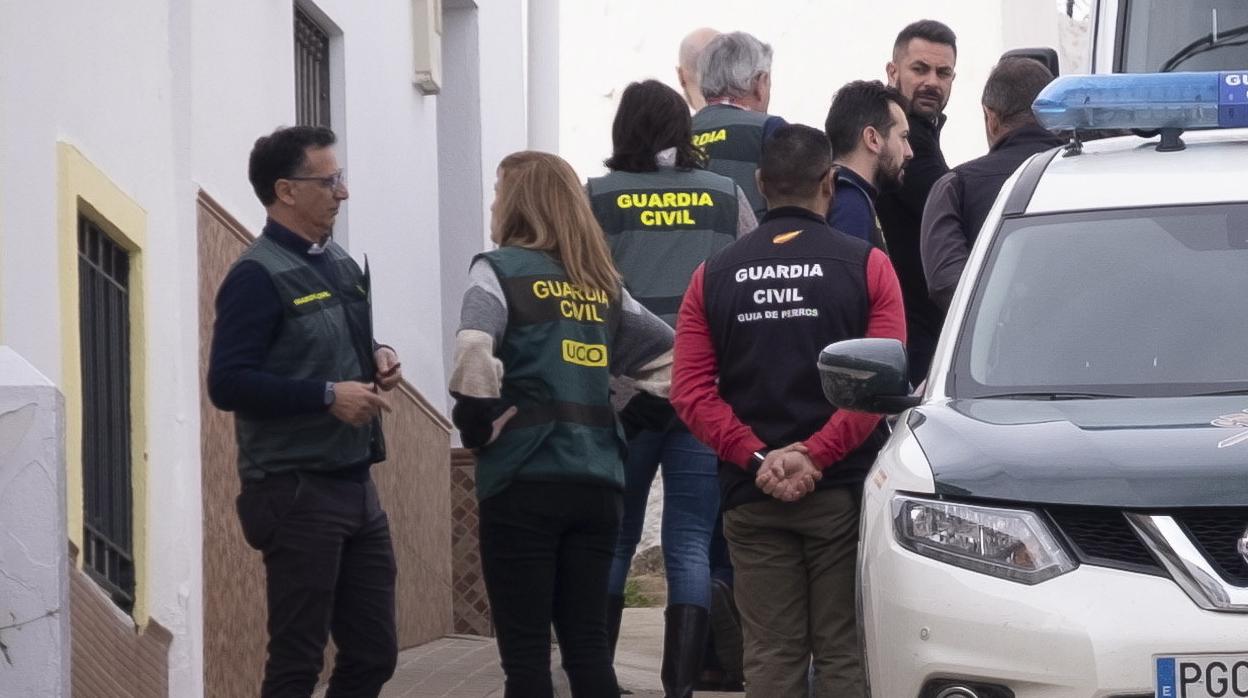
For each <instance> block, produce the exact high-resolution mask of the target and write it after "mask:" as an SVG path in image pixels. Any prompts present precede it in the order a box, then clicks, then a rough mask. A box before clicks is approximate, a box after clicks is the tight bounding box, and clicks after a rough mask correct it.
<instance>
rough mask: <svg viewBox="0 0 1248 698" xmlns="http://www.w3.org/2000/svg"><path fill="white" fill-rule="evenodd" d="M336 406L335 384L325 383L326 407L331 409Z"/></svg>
mask: <svg viewBox="0 0 1248 698" xmlns="http://www.w3.org/2000/svg"><path fill="white" fill-rule="evenodd" d="M332 404H334V384H333V383H330V382H328V381H326V382H325V406H326V407H329V406H330V405H332Z"/></svg>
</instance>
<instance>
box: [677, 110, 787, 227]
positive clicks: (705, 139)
mask: <svg viewBox="0 0 1248 698" xmlns="http://www.w3.org/2000/svg"><path fill="white" fill-rule="evenodd" d="M768 118H769V116H768V115H767V114H764V113H762V112H756V111H750V110H748V109H741V108H738V107H734V106H731V105H728V104H708V105H707V106H705V107H703V108H702V109H701V110H700V111H699V112H698V113H697V114H694V115H693V144H694V145H696V146H698V147H700V148H702V150H703V151H705V152H706V155H707V157H708V158H709V161H708V162H707V165H706V169H708V170H710V171H711V172H715V173H717V174H721V175H724V176H725V177H731V178H732V181H734V182H736V183H737V186H739V187H741V191H744V192H745V198H747V199H749V200H750V206H751V207H752V208H753V209H754V215H755V217H757V218H758V219H760V220H761V219H762V217H763V215H764V214H765V213H767V201H766V199H764V198H763V195H762V193H761V192H759V191H758V184H757V183H756V182H755V181H754V171H755V170H757V169H758V161H759V159H760V158H762V156H763V125H764V124H766V123H767V119H768Z"/></svg>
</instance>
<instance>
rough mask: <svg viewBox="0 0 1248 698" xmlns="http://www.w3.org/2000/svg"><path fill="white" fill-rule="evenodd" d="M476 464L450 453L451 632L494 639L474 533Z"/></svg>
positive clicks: (465, 453) (462, 452)
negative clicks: (452, 570)
mask: <svg viewBox="0 0 1248 698" xmlns="http://www.w3.org/2000/svg"><path fill="white" fill-rule="evenodd" d="M476 466H477V461H476V459H475V458H473V456H472V452H471V451H469V450H467V449H464V448H457V449H455V450H453V451H452V452H451V556H452V560H453V561H454V563H453V564H454V579H455V581H454V585H455V632H457V633H462V634H465V635H486V636H493V635H494V624H493V623H492V622H491V621H490V602H489V600H488V599H487V598H486V595H485V579H484V578H483V577H482V576H481V551H480V547H479V546H478V540H477V533H478V531H479V530H480V519H479V518H478V516H477V494H476Z"/></svg>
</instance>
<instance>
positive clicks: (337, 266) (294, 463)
mask: <svg viewBox="0 0 1248 698" xmlns="http://www.w3.org/2000/svg"><path fill="white" fill-rule="evenodd" d="M324 254H326V255H329V258H330V260H331V264H330V267H331V268H332V269H333V276H334V277H335V278H333V279H326V278H325V277H324V276H322V275H321V274H320V273H318V272H317V271H316V269H314V268H313V267H312V266H311V265H310V264H308V263H307V261H306V260H305V258H304V256H303V255H301V254H299V253H298V252H294V251H292V250H289V249H287V248H285V247H283V246H282V245H281V244H279V243H277V242H275V241H274V240H272V239H271V238H269V237H268V236H261V237H260V238H258V239H257V240H256V241H255V243H253V244H252V245H251V247H249V248H248V249H247V251H246V252H244V253H243V254H242V256H240V257H239V259H238V261H237V262H235V264H239V263H242V262H244V261H251V262H256V263H258V264H259V265H260V266H261V267H263V268H264V270H265V271H266V272H268V274H269V278H270V279H272V280H273V286H274V287H275V288H276V289H277V294H278V297H279V298H280V299H281V302H282V307H283V308H284V309H285V312H284V315H283V317H282V321H281V325H280V327H279V329H278V333H277V338H276V339H275V340H274V342H273V345H272V347H271V348H270V349H269V353H268V355H267V356H266V357H265V359H264V363H263V364H262V365H261V370H263V371H266V372H268V373H272V374H275V375H279V376H284V377H286V378H292V379H312V380H319V381H328V382H331V383H333V382H338V381H351V380H358V381H365V382H367V381H371V380H372V374H373V371H374V367H373V359H372V336H371V329H369V324H370V323H369V305H368V303H369V299H368V289H367V282H366V280H365V278H364V275H363V273H362V272H361V271H360V268H359V266H358V265H357V264H356V263H355V260H353V259H351V257H350V255H348V254H347V253H346V251H345V250H343V249H342V247H340V246H339V245H337V244H336V243H333V242H331V243H330V244H329V246H328V247H326V248H325V252H324ZM234 429H235V433H236V434H237V437H238V468H239V473H240V475H241V476H242V478H243V479H244V480H255V479H261V478H263V477H264V475H266V474H274V473H283V472H291V471H296V470H298V471H312V472H325V471H332V470H337V469H339V468H346V467H351V466H358V465H361V464H364V463H370V462H376V461H378V460H382V459H384V457H385V456H384V449H385V446H384V443H383V441H382V435H381V423H380V420H374V422H373V423H371V424H369V425H366V426H363V427H353V426H351V425H349V424H347V423H345V422H343V421H341V420H339V419H338V418H336V417H334V416H333V415H331V414H330V413H329V412H328V411H326V412H320V413H314V414H305V415H296V416H292V417H278V418H274V419H262V418H257V417H252V416H249V415H247V414H244V413H242V412H239V413H236V414H235V416H234Z"/></svg>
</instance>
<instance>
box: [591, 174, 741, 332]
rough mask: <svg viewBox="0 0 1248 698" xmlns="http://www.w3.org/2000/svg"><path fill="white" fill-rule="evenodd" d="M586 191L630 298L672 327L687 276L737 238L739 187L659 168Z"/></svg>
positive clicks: (614, 177) (606, 180) (603, 181)
mask: <svg viewBox="0 0 1248 698" xmlns="http://www.w3.org/2000/svg"><path fill="white" fill-rule="evenodd" d="M588 188H589V199H590V203H591V204H592V205H593V209H594V216H595V217H596V218H597V219H598V223H599V224H600V225H601V226H602V229H603V231H604V232H606V234H607V244H608V245H609V246H610V247H611V256H612V257H613V258H614V260H615V266H616V268H618V269H619V270H620V274H621V275H623V277H624V284H625V285H626V286H627V287H628V290H629V293H631V294H632V295H633V298H636V299H637V302H639V303H641V304H642V305H644V306H645V307H646V308H647V309H648V310H649V311H650V312H652V313H654V314H655V315H658V316H659V317H660V318H662V319H663V321H664V322H666V323H667V324H669V325H671V326H672V327H675V326H676V312H677V311H678V310H680V301H681V299H683V298H684V295H685V289H686V288H688V287H689V277H690V276H691V275H692V274H693V270H694V269H696V268H697V267H698V265H699V264H701V263H702V262H703V261H704V260H705V259H706V258H707V257H710V256H711V255H712V254H714V253H715V252H718V251H719V250H721V249H723V248H724V247H726V246H727V245H728V244H729V243H731V242H732V241H733V240H734V239H735V238H736V237H737V218H738V217H739V213H740V211H739V204H738V202H737V185H736V184H734V183H733V181H732V180H731V179H728V178H727V177H724V176H721V175H717V174H715V173H713V172H706V171H704V170H677V169H675V168H671V167H663V168H660V169H659V170H658V171H657V172H612V173H610V174H608V175H606V176H605V177H594V178H592V179H590V180H589V185H588Z"/></svg>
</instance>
